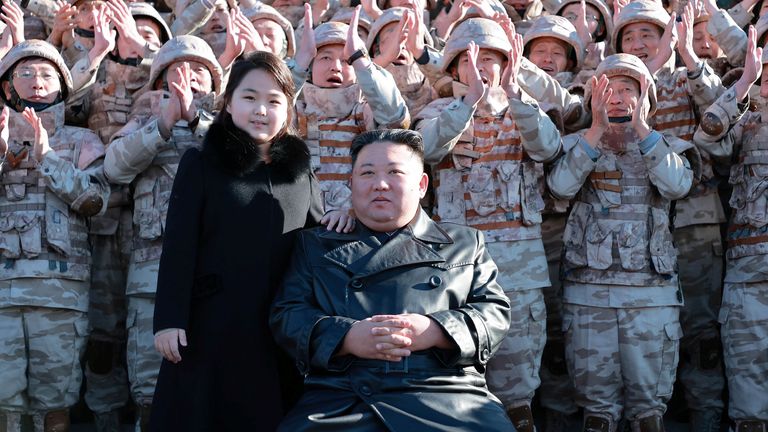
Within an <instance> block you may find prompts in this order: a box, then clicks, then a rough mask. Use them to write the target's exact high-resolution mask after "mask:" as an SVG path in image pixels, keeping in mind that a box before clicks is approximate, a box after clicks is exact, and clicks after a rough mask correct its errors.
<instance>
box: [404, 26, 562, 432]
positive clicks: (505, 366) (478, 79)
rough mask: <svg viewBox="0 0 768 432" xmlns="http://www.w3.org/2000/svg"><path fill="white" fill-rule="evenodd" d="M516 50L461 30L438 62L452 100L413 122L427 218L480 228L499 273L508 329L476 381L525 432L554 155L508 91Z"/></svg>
mask: <svg viewBox="0 0 768 432" xmlns="http://www.w3.org/2000/svg"><path fill="white" fill-rule="evenodd" d="M470 41H474V42H473V43H471V44H470ZM468 44H469V49H468ZM510 50H514V51H513V52H514V54H509V53H510ZM522 51H523V46H522V37H520V36H519V35H514V34H507V33H506V32H505V29H503V28H502V27H501V26H500V25H499V24H498V23H496V22H494V21H492V20H489V19H485V18H470V19H468V20H466V21H464V22H462V23H461V24H460V25H459V26H458V27H457V28H456V29H455V30H454V31H453V33H452V34H451V38H450V39H449V40H448V42H447V44H446V49H445V59H444V67H445V71H446V72H448V73H450V74H452V75H453V77H454V80H455V81H454V83H453V93H454V96H455V97H453V98H442V99H438V100H436V101H434V102H432V103H431V104H429V105H428V106H427V107H426V108H424V110H422V111H421V113H420V114H419V116H417V117H416V119H415V120H416V122H417V123H416V129H417V130H418V131H420V132H421V133H422V134H423V136H424V144H425V160H426V161H427V162H429V163H431V164H433V178H434V188H435V196H436V206H435V211H434V214H435V215H436V218H439V220H441V221H443V222H454V223H460V224H463V225H468V226H471V227H474V228H477V229H479V230H481V231H482V232H483V234H484V236H485V239H486V243H487V247H488V252H489V253H490V254H491V257H492V258H493V259H494V261H495V262H496V265H497V266H498V267H499V276H498V280H499V283H500V284H501V286H502V287H503V288H504V291H505V293H506V294H507V296H508V297H509V299H510V301H511V304H512V323H513V324H512V326H511V327H510V331H509V333H508V335H507V337H506V339H505V341H504V343H503V344H502V346H501V348H500V349H499V351H498V352H497V353H496V355H495V356H494V357H493V358H492V359H491V360H490V361H489V363H488V371H487V373H486V378H487V380H488V388H489V389H490V390H491V392H493V393H494V394H495V395H496V396H497V397H498V398H499V399H500V400H501V402H502V403H503V404H504V407H505V408H506V410H507V413H508V415H509V417H510V418H511V419H512V422H513V423H514V425H515V428H517V430H518V431H521V432H530V431H533V430H534V425H533V417H532V414H531V406H530V403H531V399H532V398H533V395H534V393H535V391H536V389H537V388H538V386H539V382H540V381H539V369H540V366H541V356H542V351H543V349H544V343H545V340H546V332H545V318H546V312H545V304H544V295H543V293H542V288H544V287H546V286H549V284H550V282H549V273H548V268H547V259H546V255H545V251H544V245H543V243H542V239H541V221H542V218H541V212H542V210H543V209H544V201H543V199H542V195H541V193H542V191H543V186H544V167H543V164H542V162H544V161H547V160H551V159H553V158H554V157H556V156H557V154H558V152H559V151H560V134H559V132H558V130H557V128H556V127H555V125H554V124H553V123H552V121H551V120H550V119H549V118H548V117H547V116H546V114H544V112H543V111H542V110H541V109H540V108H539V106H538V104H537V103H536V101H535V100H533V99H532V98H530V96H528V95H527V94H526V93H524V92H523V91H522V90H521V89H520V87H519V86H518V85H517V83H516V76H517V65H518V64H519V62H520V60H521V58H522ZM508 56H509V58H508ZM505 65H506V68H505ZM502 71H504V75H503V76H502ZM486 87H487V88H486Z"/></svg>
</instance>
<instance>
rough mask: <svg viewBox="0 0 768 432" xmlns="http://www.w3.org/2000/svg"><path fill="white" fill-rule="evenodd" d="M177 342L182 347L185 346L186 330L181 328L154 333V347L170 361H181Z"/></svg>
mask: <svg viewBox="0 0 768 432" xmlns="http://www.w3.org/2000/svg"><path fill="white" fill-rule="evenodd" d="M179 344H181V346H184V347H185V346H187V332H185V331H184V330H183V329H166V330H161V331H159V332H157V334H156V335H155V349H156V350H157V352H159V353H160V354H162V355H163V358H165V359H166V360H168V361H170V362H173V363H178V362H180V361H181V354H179Z"/></svg>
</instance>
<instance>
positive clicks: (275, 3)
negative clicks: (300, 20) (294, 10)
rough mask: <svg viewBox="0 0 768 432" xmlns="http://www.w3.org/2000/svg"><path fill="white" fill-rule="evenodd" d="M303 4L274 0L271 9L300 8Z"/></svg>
mask: <svg viewBox="0 0 768 432" xmlns="http://www.w3.org/2000/svg"><path fill="white" fill-rule="evenodd" d="M303 4H304V0H275V1H274V3H272V7H274V8H278V7H284V6H301V5H303Z"/></svg>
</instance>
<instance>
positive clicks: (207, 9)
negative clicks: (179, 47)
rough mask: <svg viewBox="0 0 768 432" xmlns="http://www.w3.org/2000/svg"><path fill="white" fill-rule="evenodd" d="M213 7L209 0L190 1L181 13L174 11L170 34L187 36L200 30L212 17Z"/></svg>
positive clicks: (213, 4)
mask: <svg viewBox="0 0 768 432" xmlns="http://www.w3.org/2000/svg"><path fill="white" fill-rule="evenodd" d="M215 6H216V5H215V2H213V1H210V0H192V1H191V2H190V3H189V4H187V5H186V7H185V8H184V10H183V11H174V16H173V19H172V22H171V33H172V34H173V35H176V36H179V35H189V34H192V33H194V32H196V31H198V30H200V29H202V28H203V27H204V26H205V23H207V22H208V20H209V19H210V18H211V16H212V15H213V12H214V9H215Z"/></svg>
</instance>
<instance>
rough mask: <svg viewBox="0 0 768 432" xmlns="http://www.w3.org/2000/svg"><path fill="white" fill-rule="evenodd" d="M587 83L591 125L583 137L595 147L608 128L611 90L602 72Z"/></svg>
mask: <svg viewBox="0 0 768 432" xmlns="http://www.w3.org/2000/svg"><path fill="white" fill-rule="evenodd" d="M589 85H590V86H591V87H592V100H591V101H590V107H591V109H592V126H591V127H590V128H589V129H588V130H587V132H585V133H584V139H585V140H587V143H589V145H590V146H592V148H597V147H598V145H599V143H600V138H602V136H603V133H605V131H606V130H608V126H609V123H608V103H609V102H610V99H611V96H612V95H613V90H611V89H609V88H608V77H607V76H605V75H604V74H603V75H601V76H600V79H599V80H598V79H597V77H594V76H593V77H592V78H590V79H589Z"/></svg>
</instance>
